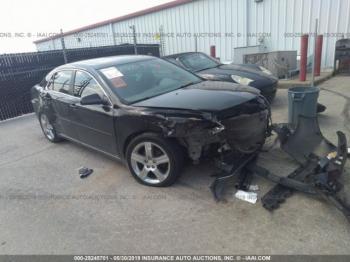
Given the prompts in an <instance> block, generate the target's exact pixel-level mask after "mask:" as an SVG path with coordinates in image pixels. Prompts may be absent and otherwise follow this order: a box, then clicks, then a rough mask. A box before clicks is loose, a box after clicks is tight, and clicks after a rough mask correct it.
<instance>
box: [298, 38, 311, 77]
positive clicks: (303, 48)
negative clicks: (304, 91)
mask: <svg viewBox="0 0 350 262" xmlns="http://www.w3.org/2000/svg"><path fill="white" fill-rule="evenodd" d="M300 41H301V42H300V72H299V80H300V81H301V82H304V81H305V80H306V71H307V49H308V42H309V35H302V36H301V39H300Z"/></svg>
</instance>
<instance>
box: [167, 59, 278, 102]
mask: <svg viewBox="0 0 350 262" xmlns="http://www.w3.org/2000/svg"><path fill="white" fill-rule="evenodd" d="M163 58H164V59H166V60H168V61H169V62H172V63H174V64H176V65H179V66H181V67H183V68H185V69H187V70H189V71H191V72H193V73H195V74H197V75H199V76H200V77H202V78H205V79H207V80H216V81H227V82H233V83H238V84H242V85H249V86H251V87H255V88H257V89H259V90H260V92H261V93H262V95H264V96H265V97H266V98H267V99H268V100H269V101H270V102H271V101H272V100H273V98H274V97H275V95H276V91H277V84H278V79H277V78H276V77H274V76H272V75H271V74H270V73H269V72H268V71H267V70H266V69H263V70H261V69H260V68H259V70H257V69H256V68H255V67H252V66H250V65H235V64H230V65H224V64H221V63H220V62H219V61H218V60H216V59H213V58H211V57H210V56H207V55H206V54H204V53H200V52H188V53H180V54H174V55H170V56H165V57H163Z"/></svg>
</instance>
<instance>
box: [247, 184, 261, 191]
mask: <svg viewBox="0 0 350 262" xmlns="http://www.w3.org/2000/svg"><path fill="white" fill-rule="evenodd" d="M248 190H249V191H258V190H259V186H258V185H249V188H248Z"/></svg>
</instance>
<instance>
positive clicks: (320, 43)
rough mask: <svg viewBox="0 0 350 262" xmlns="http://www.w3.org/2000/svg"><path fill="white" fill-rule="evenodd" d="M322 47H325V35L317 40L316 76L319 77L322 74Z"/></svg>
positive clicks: (319, 36)
mask: <svg viewBox="0 0 350 262" xmlns="http://www.w3.org/2000/svg"><path fill="white" fill-rule="evenodd" d="M322 46H323V35H318V36H317V38H316V50H315V76H319V75H320V73H321V60H322Z"/></svg>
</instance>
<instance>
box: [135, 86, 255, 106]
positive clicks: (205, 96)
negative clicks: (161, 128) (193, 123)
mask: <svg viewBox="0 0 350 262" xmlns="http://www.w3.org/2000/svg"><path fill="white" fill-rule="evenodd" d="M258 95H259V90H257V89H255V88H251V87H247V86H242V85H237V84H234V83H229V82H220V81H203V82H200V83H197V84H193V85H191V86H188V87H186V88H182V89H178V90H175V91H172V92H169V93H166V94H162V95H159V96H156V97H153V98H149V99H146V100H144V101H141V102H137V103H135V104H133V106H140V107H152V108H169V109H184V110H196V111H198V110H199V111H205V112H218V111H222V110H226V109H229V108H232V107H235V106H238V105H241V104H244V103H246V102H248V101H250V100H252V99H254V98H256V97H257V96H258Z"/></svg>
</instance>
